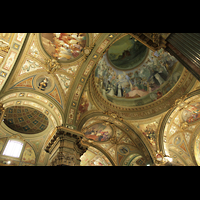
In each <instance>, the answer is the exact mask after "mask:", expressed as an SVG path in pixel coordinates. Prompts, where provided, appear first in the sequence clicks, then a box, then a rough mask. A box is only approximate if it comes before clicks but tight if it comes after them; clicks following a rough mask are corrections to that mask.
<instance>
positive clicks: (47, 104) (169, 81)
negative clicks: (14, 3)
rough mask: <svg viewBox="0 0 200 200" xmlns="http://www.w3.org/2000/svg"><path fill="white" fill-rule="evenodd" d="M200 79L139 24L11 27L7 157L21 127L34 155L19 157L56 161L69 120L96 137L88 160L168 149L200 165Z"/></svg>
mask: <svg viewBox="0 0 200 200" xmlns="http://www.w3.org/2000/svg"><path fill="white" fill-rule="evenodd" d="M199 86H200V85H199V81H197V80H196V78H194V76H193V75H192V74H191V73H190V72H189V71H187V70H186V69H185V68H184V66H183V65H182V64H181V63H179V62H178V61H177V60H176V59H175V58H174V57H173V56H171V55H170V54H169V53H167V52H165V51H164V50H163V49H160V50H158V51H153V50H152V49H149V48H148V47H146V46H145V45H144V44H142V43H140V42H139V41H138V40H137V39H136V38H134V37H133V35H132V34H127V33H126V34H125V33H12V34H9V33H1V34H0V90H1V92H0V102H1V103H3V106H4V108H5V109H6V117H5V120H4V121H2V122H1V126H0V162H3V160H5V158H4V157H3V155H2V151H3V148H4V147H5V144H6V141H7V140H8V138H10V137H13V136H16V137H19V138H21V139H22V140H25V141H26V142H27V144H28V145H29V146H30V147H31V148H32V149H33V152H34V153H32V154H31V155H33V157H34V159H31V156H30V159H25V161H23V159H21V160H13V161H12V162H13V165H24V163H26V164H29V165H47V164H48V153H46V152H45V151H44V148H45V146H46V145H47V143H48V141H49V140H50V138H52V136H53V135H54V134H55V128H56V127H57V126H64V127H67V128H69V129H75V130H78V131H81V132H82V133H84V134H85V138H84V139H85V140H86V141H87V142H88V144H89V145H90V147H89V149H88V151H87V152H86V153H85V154H84V155H83V156H82V157H81V165H92V166H93V165H105V166H107V165H108V166H109V165H124V166H125V165H131V166H137V165H147V164H153V163H155V161H156V160H157V158H159V156H162V153H160V152H163V154H164V155H169V156H170V157H172V158H173V162H175V163H177V164H180V165H197V164H199V163H200V151H199V144H200V143H199V141H200V140H199V139H198V138H199V128H200V127H199V125H198V119H199V118H200V117H199V114H198V113H199V102H200V100H199V98H200V96H199V95H200V94H199ZM40 117H41V120H40ZM185 122H186V123H185ZM184 123H185V127H184ZM26 128H27V129H26ZM27 148H28V147H27ZM27 160H31V161H30V162H29V161H27ZM33 160H34V161H33Z"/></svg>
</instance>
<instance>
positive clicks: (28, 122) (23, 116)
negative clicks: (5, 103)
mask: <svg viewBox="0 0 200 200" xmlns="http://www.w3.org/2000/svg"><path fill="white" fill-rule="evenodd" d="M5 114H6V117H5V118H4V123H5V124H6V125H7V126H8V127H9V128H11V129H13V130H14V131H17V132H20V133H27V134H35V133H40V132H42V131H44V130H45V129H46V128H47V126H48V123H49V121H48V118H47V117H46V116H45V115H44V114H42V113H41V112H40V111H38V110H36V109H34V108H30V107H26V106H12V107H9V108H7V109H6V111H5Z"/></svg>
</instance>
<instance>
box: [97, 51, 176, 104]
mask: <svg viewBox="0 0 200 200" xmlns="http://www.w3.org/2000/svg"><path fill="white" fill-rule="evenodd" d="M128 57H129V56H128V54H127V55H126V58H128ZM176 63H177V60H176V59H175V58H174V57H172V56H171V55H170V54H168V53H166V52H164V50H163V49H162V50H159V51H158V52H156V53H154V52H151V51H150V53H149V55H148V57H147V59H146V61H145V62H144V63H143V64H142V65H141V66H139V67H137V68H133V69H131V70H128V71H123V70H119V69H116V68H114V67H113V66H112V65H111V64H110V63H109V61H108V59H107V54H105V55H104V56H103V58H102V59H101V60H100V61H99V63H98V64H97V67H96V70H95V77H96V80H97V82H98V83H99V87H100V90H101V92H102V94H103V96H104V97H105V98H106V99H107V97H108V96H111V97H120V98H122V97H124V98H138V97H143V96H146V95H148V94H150V99H151V100H152V101H155V100H157V99H159V98H161V97H162V96H163V95H164V94H165V93H167V92H168V91H169V90H170V88H171V87H172V86H173V85H174V84H175V83H176V82H177V80H178V79H179V77H180V73H179V72H175V73H177V74H176V75H175V76H172V77H170V75H171V73H172V72H173V70H174V66H176V65H175V64H176ZM173 75H174V73H173ZM168 79H169V83H168V84H166V86H165V87H163V88H162V90H161V91H156V90H158V89H159V88H160V86H161V85H163V84H164V83H165V82H166V81H167V80H168ZM100 80H101V81H100ZM153 91H155V93H152V92H153ZM109 99H110V98H109ZM111 101H112V100H111Z"/></svg>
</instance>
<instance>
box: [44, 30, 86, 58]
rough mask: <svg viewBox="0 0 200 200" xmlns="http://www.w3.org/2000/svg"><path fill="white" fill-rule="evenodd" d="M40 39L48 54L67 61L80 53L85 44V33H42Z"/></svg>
mask: <svg viewBox="0 0 200 200" xmlns="http://www.w3.org/2000/svg"><path fill="white" fill-rule="evenodd" d="M41 41H42V45H43V46H44V49H45V50H46V51H47V53H48V54H49V55H51V56H52V57H54V58H57V59H58V60H60V61H67V60H71V59H74V58H76V57H78V56H79V55H80V53H81V51H82V50H83V48H84V47H85V46H86V33H42V34H41Z"/></svg>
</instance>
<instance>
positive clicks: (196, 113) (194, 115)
mask: <svg viewBox="0 0 200 200" xmlns="http://www.w3.org/2000/svg"><path fill="white" fill-rule="evenodd" d="M182 119H183V120H184V121H186V122H188V123H191V122H194V121H197V120H199V119H200V102H195V103H192V104H190V105H189V106H188V107H187V108H186V109H184V110H183V112H182Z"/></svg>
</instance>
